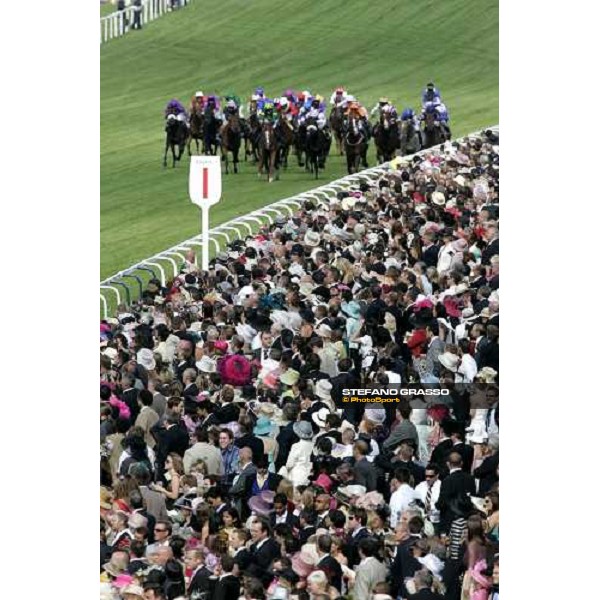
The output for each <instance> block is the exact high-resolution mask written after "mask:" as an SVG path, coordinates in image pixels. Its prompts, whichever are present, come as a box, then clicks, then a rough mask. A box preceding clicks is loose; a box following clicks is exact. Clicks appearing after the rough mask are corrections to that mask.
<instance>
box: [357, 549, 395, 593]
mask: <svg viewBox="0 0 600 600" xmlns="http://www.w3.org/2000/svg"><path fill="white" fill-rule="evenodd" d="M354 570H355V572H356V579H355V580H354V597H355V598H357V599H358V598H361V599H362V598H370V597H371V592H372V591H373V588H374V587H375V586H376V585H377V584H378V583H380V582H382V581H385V580H386V577H387V574H388V568H387V567H386V566H385V565H384V564H383V563H381V562H379V561H378V560H377V559H376V558H374V557H370V558H366V559H365V561H364V562H363V563H362V564H360V565H358V566H357V567H355V569H354Z"/></svg>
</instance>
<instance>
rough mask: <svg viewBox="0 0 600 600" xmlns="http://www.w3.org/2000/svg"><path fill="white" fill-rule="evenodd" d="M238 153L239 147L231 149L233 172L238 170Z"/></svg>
mask: <svg viewBox="0 0 600 600" xmlns="http://www.w3.org/2000/svg"><path fill="white" fill-rule="evenodd" d="M239 154H240V148H239V147H238V148H236V149H235V150H234V151H233V172H234V173H237V172H238V163H239V162H240V157H239Z"/></svg>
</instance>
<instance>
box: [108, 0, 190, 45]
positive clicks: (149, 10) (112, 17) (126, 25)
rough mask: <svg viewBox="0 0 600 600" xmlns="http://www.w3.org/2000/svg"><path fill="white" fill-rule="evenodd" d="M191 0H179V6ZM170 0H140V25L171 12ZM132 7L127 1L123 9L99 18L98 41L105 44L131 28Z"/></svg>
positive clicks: (183, 5) (181, 6) (185, 4)
mask: <svg viewBox="0 0 600 600" xmlns="http://www.w3.org/2000/svg"><path fill="white" fill-rule="evenodd" d="M191 1H192V0H179V7H178V9H177V10H179V9H180V8H184V7H185V6H187V4H189V3H190V2H191ZM171 2H172V0H142V11H141V15H140V23H141V25H142V27H143V26H144V25H146V24H147V23H149V22H150V21H154V19H158V17H162V16H163V15H166V14H167V13H169V12H173V9H172V8H171ZM134 12H135V11H134V7H133V5H132V4H131V2H130V3H129V5H128V6H127V7H126V8H125V10H120V11H115V12H113V13H110V14H109V15H106V16H105V17H101V18H100V43H101V44H105V43H106V42H108V41H109V40H112V39H114V38H118V37H122V36H124V35H125V34H126V33H129V32H130V31H131V30H132V25H133V19H134V17H133V15H134Z"/></svg>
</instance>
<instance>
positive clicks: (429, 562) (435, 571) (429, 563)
mask: <svg viewBox="0 0 600 600" xmlns="http://www.w3.org/2000/svg"><path fill="white" fill-rule="evenodd" d="M417 560H418V561H419V562H420V563H421V564H422V565H423V566H424V567H425V568H426V569H427V570H428V571H430V572H431V574H432V575H434V576H435V577H437V578H438V579H439V577H440V576H441V573H442V569H443V568H444V563H443V562H442V561H441V560H440V559H439V558H438V557H437V556H436V555H435V554H428V555H427V556H423V557H419V558H417Z"/></svg>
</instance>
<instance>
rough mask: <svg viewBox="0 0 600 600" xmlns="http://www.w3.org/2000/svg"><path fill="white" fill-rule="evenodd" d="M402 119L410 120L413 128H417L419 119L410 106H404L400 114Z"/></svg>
mask: <svg viewBox="0 0 600 600" xmlns="http://www.w3.org/2000/svg"><path fill="white" fill-rule="evenodd" d="M400 119H401V120H402V121H412V122H413V125H414V127H415V129H416V130H417V131H418V130H419V119H418V117H417V115H416V114H415V111H414V110H413V109H412V108H405V109H404V110H403V111H402V115H401V116H400Z"/></svg>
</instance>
